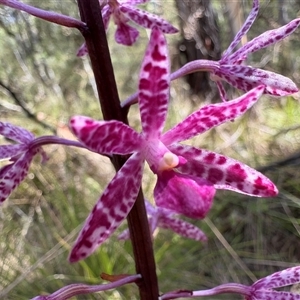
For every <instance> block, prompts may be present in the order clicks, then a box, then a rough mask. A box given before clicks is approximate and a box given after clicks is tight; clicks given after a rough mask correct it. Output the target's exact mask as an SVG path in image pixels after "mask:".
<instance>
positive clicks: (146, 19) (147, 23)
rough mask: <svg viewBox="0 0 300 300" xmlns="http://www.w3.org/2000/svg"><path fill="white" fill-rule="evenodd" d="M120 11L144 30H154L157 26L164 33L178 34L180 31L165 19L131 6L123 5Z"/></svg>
mask: <svg viewBox="0 0 300 300" xmlns="http://www.w3.org/2000/svg"><path fill="white" fill-rule="evenodd" d="M120 11H121V12H122V13H123V14H124V15H125V16H127V17H128V19H131V20H132V21H134V22H135V23H137V24H138V25H140V26H142V27H144V28H153V27H154V26H157V27H158V28H159V29H160V30H161V31H162V32H164V33H177V32H178V29H177V28H175V27H174V26H172V25H171V24H170V23H169V22H167V21H165V20H164V19H162V18H160V17H158V16H156V15H154V14H151V13H149V12H147V11H144V10H141V9H138V8H135V7H132V6H131V5H126V4H123V5H122V6H120Z"/></svg>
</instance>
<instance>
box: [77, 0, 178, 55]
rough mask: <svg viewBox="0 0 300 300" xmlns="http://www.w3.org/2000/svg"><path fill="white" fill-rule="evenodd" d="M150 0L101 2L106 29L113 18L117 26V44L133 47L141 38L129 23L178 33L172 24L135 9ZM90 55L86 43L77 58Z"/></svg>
mask: <svg viewBox="0 0 300 300" xmlns="http://www.w3.org/2000/svg"><path fill="white" fill-rule="evenodd" d="M148 1H149V0H118V1H117V0H99V2H100V5H101V7H102V10H101V13H102V19H103V23H104V26H105V29H107V28H108V24H109V20H110V19H111V18H112V19H113V21H114V23H115V24H116V26H117V30H116V33H115V40H116V42H117V43H119V44H122V45H126V46H131V45H132V44H134V43H135V42H136V40H137V39H138V37H139V32H138V30H137V29H136V28H134V27H132V26H131V25H129V24H128V23H129V21H133V22H134V23H136V24H138V25H140V26H141V27H144V28H152V27H153V26H157V27H158V28H159V29H160V30H161V31H162V32H164V33H177V32H178V30H177V29H176V28H175V27H173V26H172V25H171V24H170V23H168V22H167V21H165V20H164V19H162V18H159V17H158V16H156V15H154V14H151V13H149V12H147V11H144V10H141V9H139V8H137V7H135V6H136V5H137V4H142V3H146V2H148ZM86 54H88V50H87V47H86V44H85V43H84V44H83V45H82V46H81V47H80V48H79V49H78V51H77V56H79V57H81V56H84V55H86Z"/></svg>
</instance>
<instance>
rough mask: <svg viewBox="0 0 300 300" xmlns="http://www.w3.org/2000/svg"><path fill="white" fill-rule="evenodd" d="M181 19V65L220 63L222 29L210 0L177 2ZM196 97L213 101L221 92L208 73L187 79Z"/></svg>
mask: <svg viewBox="0 0 300 300" xmlns="http://www.w3.org/2000/svg"><path fill="white" fill-rule="evenodd" d="M175 1H176V6H177V10H178V15H179V18H180V29H181V35H182V39H181V41H180V42H179V44H178V48H179V51H180V65H184V64H185V63H187V62H190V61H193V60H196V59H209V60H219V59H220V57H221V48H220V37H219V28H218V24H217V21H216V15H215V13H214V11H213V9H212V6H211V3H210V0H193V1H191V0H175ZM186 80H187V82H188V84H189V85H190V88H191V93H192V94H197V95H199V96H200V97H201V98H205V99H207V98H210V100H211V101H213V99H214V98H215V97H216V96H217V95H218V92H217V90H216V88H215V86H214V85H213V84H211V81H210V79H209V74H208V73H207V72H197V73H193V74H189V75H187V76H186Z"/></svg>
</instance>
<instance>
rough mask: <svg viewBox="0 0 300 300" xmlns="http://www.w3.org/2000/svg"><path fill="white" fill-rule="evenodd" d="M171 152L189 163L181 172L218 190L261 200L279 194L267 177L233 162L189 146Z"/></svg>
mask: <svg viewBox="0 0 300 300" xmlns="http://www.w3.org/2000/svg"><path fill="white" fill-rule="evenodd" d="M169 149H170V150H171V151H172V152H173V153H175V154H177V155H181V156H183V157H184V158H185V159H186V160H187V163H186V164H184V165H182V166H180V167H179V168H178V169H179V170H180V172H182V173H183V174H190V175H193V176H197V177H201V178H203V179H205V180H207V181H208V182H210V183H211V184H213V185H214V187H215V188H216V189H227V190H232V191H235V192H239V193H243V194H247V195H251V196H257V197H274V196H276V195H277V194H278V190H277V188H276V186H275V185H274V184H273V183H272V182H271V181H270V180H269V179H268V178H267V177H266V176H264V175H263V174H261V173H259V172H258V171H256V170H254V169H252V168H250V167H248V166H247V165H245V164H243V163H241V162H239V161H236V160H234V159H232V158H229V157H226V156H223V155H220V154H217V153H215V152H211V151H207V150H203V149H197V148H194V147H190V146H185V145H171V146H169Z"/></svg>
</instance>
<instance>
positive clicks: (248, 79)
mask: <svg viewBox="0 0 300 300" xmlns="http://www.w3.org/2000/svg"><path fill="white" fill-rule="evenodd" d="M215 75H216V76H217V77H219V78H221V79H222V80H225V81H227V82H228V83H229V84H231V85H232V86H234V87H236V88H238V89H240V90H243V91H245V92H247V91H249V90H251V89H253V88H254V87H257V86H258V85H260V84H262V83H263V84H264V85H265V86H266V87H265V91H264V93H265V94H269V95H272V96H286V95H290V94H293V93H296V92H298V88H297V86H296V84H295V83H294V82H293V81H292V80H291V79H289V78H287V77H285V76H283V75H280V74H276V73H274V72H270V71H265V70H262V69H256V68H252V67H250V66H244V65H220V68H219V69H218V70H217V71H215Z"/></svg>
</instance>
